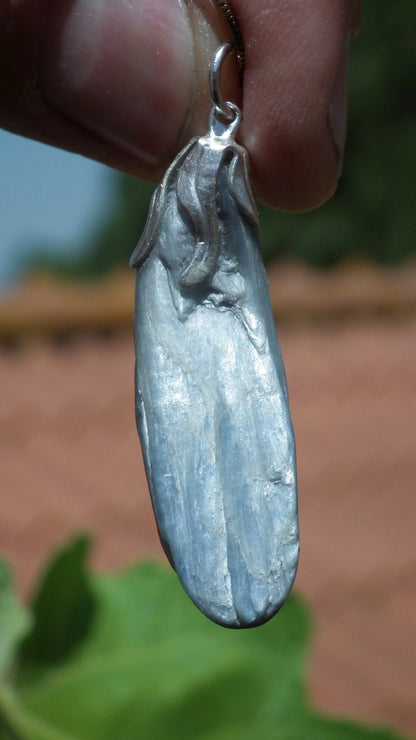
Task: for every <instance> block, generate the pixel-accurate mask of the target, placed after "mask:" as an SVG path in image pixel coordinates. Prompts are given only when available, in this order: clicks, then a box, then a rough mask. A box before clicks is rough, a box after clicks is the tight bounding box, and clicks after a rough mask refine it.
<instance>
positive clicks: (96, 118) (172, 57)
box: [41, 0, 194, 164]
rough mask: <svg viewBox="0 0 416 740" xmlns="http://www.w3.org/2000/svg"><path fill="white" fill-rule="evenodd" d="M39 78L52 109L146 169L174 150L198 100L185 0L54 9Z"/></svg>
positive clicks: (122, 0) (93, 1)
mask: <svg viewBox="0 0 416 740" xmlns="http://www.w3.org/2000/svg"><path fill="white" fill-rule="evenodd" d="M50 5H51V6H57V5H58V6H59V7H58V8H56V7H52V9H51V11H50V15H49V17H48V23H47V29H46V46H47V54H46V55H45V64H44V65H43V68H42V70H41V74H42V83H43V88H44V90H45V91H46V92H45V94H46V97H47V101H48V103H49V104H50V105H52V106H53V107H55V108H58V109H59V110H60V111H61V112H63V113H64V114H65V115H66V116H68V117H69V118H71V119H72V120H74V121H76V122H79V123H80V124H82V125H83V126H84V127H85V128H87V129H88V130H90V131H92V132H95V133H97V134H99V135H100V137H102V138H104V139H105V140H107V141H109V142H111V143H112V144H115V145H116V146H118V147H120V148H121V149H122V150H124V151H125V152H127V153H130V154H132V155H134V156H135V157H137V158H138V159H139V160H141V161H142V162H144V163H148V164H156V163H157V162H160V161H162V160H163V159H164V157H165V156H166V155H167V154H168V153H169V151H170V150H171V149H172V148H173V147H174V146H175V142H176V141H177V139H178V138H179V136H180V133H181V129H182V127H183V126H184V122H185V121H186V118H187V115H188V114H189V106H190V105H191V101H192V98H193V87H194V62H193V58H194V52H193V39H192V30H191V26H190V21H189V17H188V14H187V12H186V9H185V8H184V6H183V4H182V2H180V0H141V1H140V2H134V1H133V0H75V1H74V0H64V2H60V3H59V4H58V3H51V4H50Z"/></svg>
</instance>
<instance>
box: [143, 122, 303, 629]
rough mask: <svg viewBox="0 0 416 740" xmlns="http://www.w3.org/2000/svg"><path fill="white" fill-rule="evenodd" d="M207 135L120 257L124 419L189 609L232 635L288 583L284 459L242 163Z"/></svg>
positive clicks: (288, 491)
mask: <svg viewBox="0 0 416 740" xmlns="http://www.w3.org/2000/svg"><path fill="white" fill-rule="evenodd" d="M211 124H212V130H211V131H210V133H209V134H208V136H206V137H203V138H200V139H194V140H192V141H191V142H190V144H189V145H188V146H187V147H186V148H185V149H184V150H183V152H181V154H180V155H179V156H178V157H177V159H176V160H175V161H174V162H173V164H172V165H171V167H170V168H169V170H168V171H167V173H166V175H165V178H164V180H163V183H162V184H161V185H160V186H159V188H158V189H157V190H156V192H155V195H154V198H153V202H152V207H151V210H150V214H149V218H148V222H147V225H146V228H145V231H144V233H143V236H142V238H141V240H140V242H139V245H138V247H137V248H136V250H135V252H134V254H133V256H132V264H133V265H134V266H136V267H137V268H138V273H137V282H136V326H135V344H136V359H137V361H136V418H137V426H138V430H139V434H140V438H141V443H142V449H143V455H144V460H145V466H146V472H147V478H148V482H149V488H150V492H151V496H152V501H153V508H154V512H155V515H156V521H157V525H158V529H159V534H160V539H161V542H162V545H163V547H164V549H165V552H166V554H167V556H168V558H169V560H170V562H171V564H172V566H173V567H174V568H175V570H176V572H177V574H178V576H179V578H180V580H181V582H182V584H183V586H184V588H185V590H186V591H187V593H188V594H189V596H190V597H191V599H192V600H193V601H194V603H195V604H196V605H197V606H198V608H199V609H200V610H201V611H202V612H204V613H205V614H206V615H207V616H208V617H210V618H211V619H212V620H214V621H215V622H217V623H219V624H221V625H224V626H226V627H237V628H238V627H251V626H254V625H258V624H262V623H263V622H265V621H267V620H268V619H270V617H272V616H273V615H274V614H275V613H276V612H277V611H278V609H279V608H280V607H281V605H282V604H283V602H284V600H285V598H286V597H287V595H288V593H289V591H290V588H291V586H292V584H293V581H294V578H295V574H296V568H297V562H298V551H299V539H298V518H297V491H296V454H295V442H294V436H293V430H292V423H291V419H290V415H289V407H288V394H287V387H286V379H285V372H284V367H283V363H282V358H281V353H280V349H279V346H278V343H277V339H276V333H275V326H274V321H273V316H272V312H271V308H270V301H269V294H268V286H267V279H266V273H265V270H264V266H263V262H262V258H261V254H260V249H259V240H258V224H257V213H256V207H255V204H254V201H253V197H252V194H251V190H250V186H249V182H248V177H247V163H246V153H245V150H244V149H243V148H242V147H240V146H238V145H237V144H235V142H234V141H233V139H232V132H230V130H229V129H228V128H227V127H226V126H222V125H221V123H220V122H218V121H217V120H215V119H214V121H211ZM167 608H168V607H167Z"/></svg>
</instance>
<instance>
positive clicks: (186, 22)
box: [0, 0, 362, 210]
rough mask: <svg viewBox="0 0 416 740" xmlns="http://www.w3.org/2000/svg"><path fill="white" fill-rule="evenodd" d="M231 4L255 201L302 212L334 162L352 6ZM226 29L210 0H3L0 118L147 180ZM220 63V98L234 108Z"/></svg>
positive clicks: (233, 78) (195, 108) (338, 0)
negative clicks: (238, 37)
mask: <svg viewBox="0 0 416 740" xmlns="http://www.w3.org/2000/svg"><path fill="white" fill-rule="evenodd" d="M232 4H233V8H234V11H235V14H236V16H237V18H238V20H239V22H240V25H241V30H242V35H243V38H244V42H245V54H246V70H245V75H244V97H243V103H242V110H243V122H242V126H241V129H240V131H241V133H240V137H239V138H240V140H241V142H242V143H243V144H244V145H245V146H246V147H247V149H248V151H249V155H250V164H251V178H252V184H253V188H254V191H255V194H256V197H257V198H258V199H259V200H262V201H263V202H265V203H267V204H269V205H272V206H275V207H280V208H283V209H288V210H306V209H309V208H313V207H315V206H317V205H319V204H320V203H322V202H324V201H325V200H326V199H327V198H329V197H330V196H331V195H332V193H333V192H334V190H335V188H336V184H337V179H338V174H339V171H340V167H341V164H342V156H343V147H344V139H345V120H346V87H347V67H348V45H349V39H350V37H351V34H352V33H354V31H355V30H356V27H357V25H358V20H359V10H360V6H361V4H362V3H361V2H360V0H302V2H294V3H292V2H291V3H289V2H286V1H285V0H280V1H279V2H276V1H275V0H251V1H250V2H245V1H244V0H233V2H232ZM224 23H225V22H224V20H223V18H222V17H221V14H220V12H219V10H218V9H216V8H214V6H213V4H212V3H210V2H209V0H195V2H193V3H191V2H187V3H185V2H184V1H183V0H132V1H129V0H101V1H100V0H60V2H59V3H53V2H49V3H45V1H44V0H20V1H19V2H12V1H11V0H0V69H1V70H2V71H1V72H0V85H1V89H0V125H2V126H3V127H4V128H7V129H9V130H11V131H14V132H16V133H20V134H23V135H25V136H29V137H32V138H36V139H39V140H41V141H44V142H46V143H49V144H53V145H54V146H59V147H63V148H65V149H69V150H71V151H75V152H79V153H81V154H84V155H86V156H89V157H92V158H95V159H98V160H100V161H102V162H105V163H106V164H108V165H110V166H112V167H116V168H120V169H123V170H126V171H128V172H132V173H134V174H137V175H139V176H140V177H143V178H145V179H150V180H157V179H159V178H160V177H161V175H162V173H163V171H164V170H165V169H166V166H167V164H168V163H169V161H170V160H171V159H172V158H173V157H174V156H175V154H176V153H177V152H178V151H179V149H180V148H181V147H182V146H183V145H184V144H185V143H186V142H187V141H188V140H189V139H190V137H191V136H193V135H195V134H201V133H204V132H205V130H206V128H207V123H208V110H209V106H210V99H209V93H208V85H207V83H208V66H209V62H210V60H211V58H212V56H213V54H214V52H215V50H216V48H217V47H218V46H219V44H220V43H222V42H223V41H224V34H226V33H227V31H224ZM231 66H232V65H231V64H230V63H229V64H228V67H227V68H225V70H224V86H225V92H226V94H227V97H229V98H230V99H231V100H233V101H236V102H238V103H239V104H240V105H241V99H240V98H241V92H240V90H239V83H238V77H237V75H236V74H235V73H234V74H233V70H232V69H231ZM227 70H228V71H227Z"/></svg>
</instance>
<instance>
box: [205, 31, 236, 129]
mask: <svg viewBox="0 0 416 740" xmlns="http://www.w3.org/2000/svg"><path fill="white" fill-rule="evenodd" d="M232 51H234V47H233V45H232V44H230V42H229V41H227V42H226V43H225V44H222V46H220V47H219V48H218V49H217V51H216V53H215V56H214V59H213V60H212V64H211V68H210V71H209V89H210V93H211V99H212V102H213V103H214V106H215V109H216V111H217V114H218V115H220V116H222V117H223V118H225V120H226V121H233V120H234V119H235V118H236V106H235V105H234V104H233V103H230V102H229V101H228V100H224V98H223V97H222V95H221V90H220V75H221V68H222V64H223V62H224V59H225V57H226V56H227V55H228V54H230V53H231V52H232Z"/></svg>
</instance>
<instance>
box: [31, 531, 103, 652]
mask: <svg viewBox="0 0 416 740" xmlns="http://www.w3.org/2000/svg"><path fill="white" fill-rule="evenodd" d="M87 552H88V539H87V537H85V536H79V537H77V538H76V539H75V540H74V541H73V542H72V543H71V544H70V545H69V546H68V547H67V548H65V549H63V550H62V551H61V552H59V553H58V554H57V555H56V557H55V558H54V559H53V561H52V562H51V564H50V565H49V567H48V568H47V570H46V572H45V574H44V577H43V580H42V582H41V584H40V586H39V588H38V591H37V593H36V595H35V597H34V600H33V627H32V630H31V632H30V634H29V635H28V636H27V638H26V639H25V640H24V642H23V643H22V645H21V649H20V659H21V665H24V664H25V663H28V664H30V663H31V664H53V663H57V662H59V661H62V660H64V659H65V658H66V657H67V656H68V655H69V654H70V653H71V651H72V650H74V648H75V647H77V645H78V644H79V643H81V642H82V640H83V639H84V638H85V636H86V635H87V633H88V630H89V628H90V625H91V622H92V619H93V616H94V612H95V602H94V597H93V594H92V591H91V588H90V585H89V580H88V577H87V574H86V572H85V558H86V555H87Z"/></svg>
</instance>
